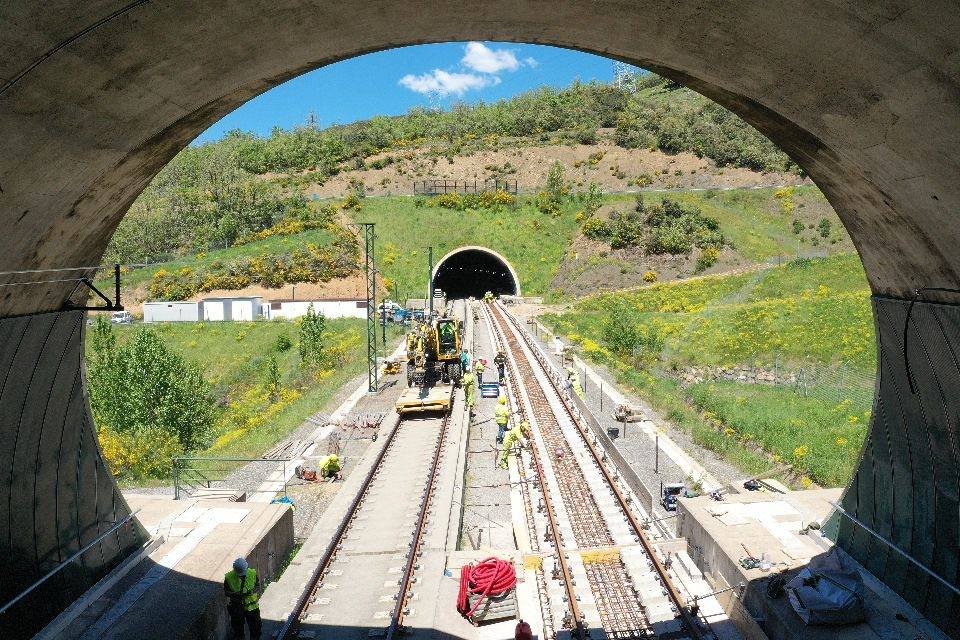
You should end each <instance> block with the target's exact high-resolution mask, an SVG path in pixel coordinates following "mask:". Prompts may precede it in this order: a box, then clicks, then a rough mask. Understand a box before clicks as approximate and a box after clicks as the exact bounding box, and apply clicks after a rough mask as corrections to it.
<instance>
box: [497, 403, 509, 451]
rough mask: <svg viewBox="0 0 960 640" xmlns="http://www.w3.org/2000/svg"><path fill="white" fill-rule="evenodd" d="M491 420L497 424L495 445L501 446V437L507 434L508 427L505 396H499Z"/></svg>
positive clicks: (507, 410) (507, 409)
mask: <svg viewBox="0 0 960 640" xmlns="http://www.w3.org/2000/svg"><path fill="white" fill-rule="evenodd" d="M493 419H494V421H496V423H497V444H503V436H505V435H506V434H507V427H508V426H509V425H510V407H508V406H507V396H500V400H499V401H498V403H497V408H496V409H494V410H493Z"/></svg>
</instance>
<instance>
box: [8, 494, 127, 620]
mask: <svg viewBox="0 0 960 640" xmlns="http://www.w3.org/2000/svg"><path fill="white" fill-rule="evenodd" d="M138 513H140V509H137V510H136V511H134V512H132V513H131V514H130V515H128V516H127V517H125V518H124V519H123V520H120V521H118V522H117V523H115V524H114V525H113V526H112V527H110V528H109V529H107V530H106V531H105V532H104V533H101V534H100V535H99V536H97V537H96V538H94V539H93V540H92V541H90V542H88V543H87V544H86V545H84V547H83V548H82V549H80V550H79V551H77V552H76V553H74V554H73V555H72V556H70V557H69V558H67V559H66V560H64V561H63V562H61V563H60V564H58V565H57V566H56V567H54V568H53V569H51V570H50V571H48V572H47V574H46V575H44V576H43V577H42V578H40V579H39V580H37V581H36V582H34V583H33V584H32V585H30V586H29V587H27V588H26V589H24V590H23V591H21V592H20V595H18V596H17V597H15V598H14V599H13V600H11V601H10V602H8V603H7V604H5V605H3V606H2V607H0V615H3V614H4V613H6V612H7V610H8V609H10V607H12V606H13V605H15V604H17V603H18V602H20V601H21V600H23V599H24V598H26V597H27V596H28V595H29V594H30V593H31V592H32V591H33V590H34V589H36V588H37V587H39V586H40V585H41V584H43V583H44V582H46V581H47V580H49V579H50V578H52V577H53V576H55V575H57V573H59V572H60V571H61V570H62V569H63V568H64V567H66V566H67V565H69V564H70V563H71V562H73V561H74V560H76V559H77V558H79V557H80V556H82V555H83V554H85V553H86V552H87V551H89V550H90V549H92V548H93V547H95V546H96V545H98V544H100V542H102V541H103V540H104V539H105V538H106V537H107V536H109V535H110V534H111V533H113V532H114V531H116V530H117V529H119V528H120V527H122V526H123V525H125V524H127V523H128V522H130V521H131V520H133V517H134V516H135V515H137V514H138Z"/></svg>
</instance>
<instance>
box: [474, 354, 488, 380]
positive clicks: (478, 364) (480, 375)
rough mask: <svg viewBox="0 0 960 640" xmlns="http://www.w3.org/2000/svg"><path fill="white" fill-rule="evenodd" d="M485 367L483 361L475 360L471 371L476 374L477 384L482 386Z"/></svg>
mask: <svg viewBox="0 0 960 640" xmlns="http://www.w3.org/2000/svg"><path fill="white" fill-rule="evenodd" d="M486 369H487V365H485V364H484V363H483V359H481V358H477V362H476V364H475V365H474V366H473V370H474V371H476V372H477V384H483V372H484V371H486Z"/></svg>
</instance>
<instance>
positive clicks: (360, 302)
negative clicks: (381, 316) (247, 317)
mask: <svg viewBox="0 0 960 640" xmlns="http://www.w3.org/2000/svg"><path fill="white" fill-rule="evenodd" d="M310 305H313V310H314V311H316V312H317V313H318V314H320V315H322V316H323V317H324V318H329V319H334V318H366V317H367V301H366V299H364V298H338V299H324V300H271V301H270V302H269V303H267V304H265V305H263V313H264V315H265V316H266V317H267V318H270V319H271V320H272V319H274V318H285V319H287V320H293V319H294V318H300V317H302V316H305V315H307V309H309V308H310Z"/></svg>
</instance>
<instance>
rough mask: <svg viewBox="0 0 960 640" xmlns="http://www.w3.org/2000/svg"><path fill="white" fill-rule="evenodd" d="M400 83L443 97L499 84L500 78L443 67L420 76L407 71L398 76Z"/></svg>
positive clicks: (424, 92)
mask: <svg viewBox="0 0 960 640" xmlns="http://www.w3.org/2000/svg"><path fill="white" fill-rule="evenodd" d="M481 46H482V45H481ZM400 84H402V85H403V86H405V87H406V88H407V89H410V90H411V91H415V92H417V93H423V94H436V95H438V96H440V97H441V98H445V97H446V96H449V95H455V96H462V95H463V94H465V93H466V92H467V91H471V90H473V89H483V88H484V87H488V86H490V85H496V84H500V78H498V77H496V76H478V75H476V74H473V73H449V72H447V71H444V70H443V69H434V70H433V71H432V72H431V73H425V74H423V75H420V76H415V75H413V74H409V73H408V74H407V75H405V76H403V77H402V78H400Z"/></svg>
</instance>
